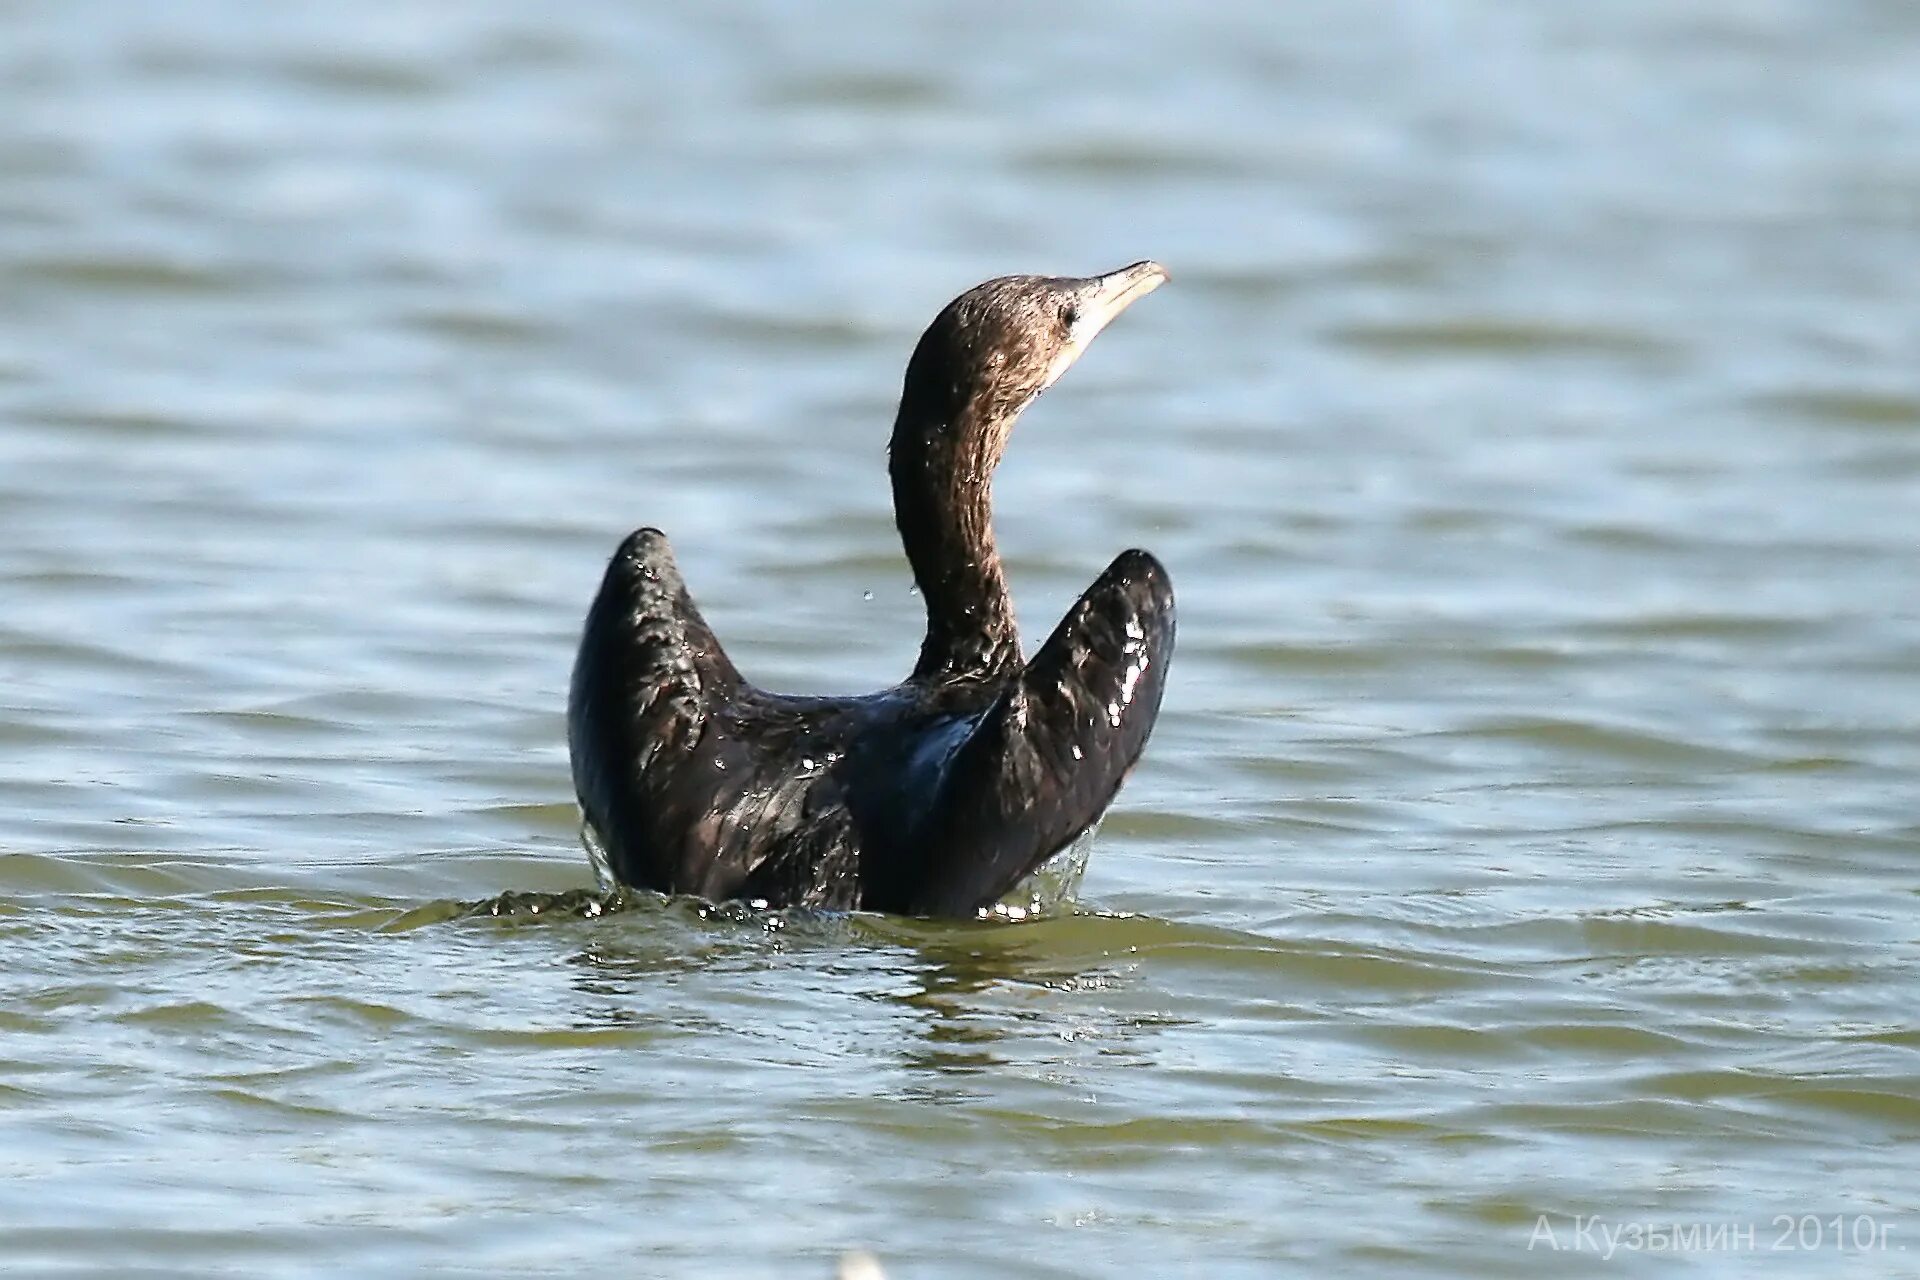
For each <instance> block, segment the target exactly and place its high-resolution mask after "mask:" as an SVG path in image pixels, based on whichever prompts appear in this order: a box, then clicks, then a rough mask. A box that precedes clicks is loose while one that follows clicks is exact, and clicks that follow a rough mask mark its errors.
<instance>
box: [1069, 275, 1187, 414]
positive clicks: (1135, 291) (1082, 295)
mask: <svg viewBox="0 0 1920 1280" xmlns="http://www.w3.org/2000/svg"><path fill="white" fill-rule="evenodd" d="M1169 278H1170V277H1169V276H1168V274H1167V269H1166V268H1165V267H1163V266H1161V265H1160V264H1159V263H1157V262H1136V263H1134V264H1133V265H1132V266H1130V267H1122V268H1120V269H1119V270H1118V271H1109V272H1108V273H1107V274H1106V275H1103V276H1089V277H1087V278H1086V279H1085V280H1083V281H1081V282H1080V283H1079V285H1078V287H1076V288H1075V289H1074V291H1073V293H1074V304H1075V309H1076V310H1077V311H1078V313H1079V314H1078V315H1077V316H1076V318H1075V319H1074V322H1073V327H1072V329H1070V330H1069V331H1068V334H1067V340H1066V342H1065V343H1063V344H1062V345H1061V348H1060V351H1059V353H1058V354H1057V355H1055V356H1054V358H1053V366H1052V367H1051V368H1050V369H1048V370H1047V383H1046V385H1048V386H1052V385H1053V383H1054V382H1055V380H1056V379H1058V378H1059V377H1060V375H1061V374H1063V373H1065V372H1066V371H1067V368H1068V366H1070V365H1071V364H1072V363H1073V362H1074V361H1075V360H1078V359H1079V358H1080V353H1081V352H1083V351H1085V350H1086V349H1087V344H1088V343H1089V342H1092V341H1093V339H1094V337H1095V336H1096V335H1097V334H1099V332H1100V331H1101V330H1102V329H1104V328H1106V327H1107V326H1108V325H1109V324H1111V323H1113V318H1114V317H1115V316H1117V315H1119V314H1120V313H1121V312H1122V311H1125V310H1126V309H1127V308H1128V307H1129V306H1131V305H1133V303H1134V301H1135V299H1138V298H1144V297H1146V296H1147V295H1148V294H1150V293H1152V292H1153V291H1154V290H1155V289H1158V288H1159V287H1160V286H1161V285H1163V284H1165V283H1166V282H1167V280H1168V279H1169Z"/></svg>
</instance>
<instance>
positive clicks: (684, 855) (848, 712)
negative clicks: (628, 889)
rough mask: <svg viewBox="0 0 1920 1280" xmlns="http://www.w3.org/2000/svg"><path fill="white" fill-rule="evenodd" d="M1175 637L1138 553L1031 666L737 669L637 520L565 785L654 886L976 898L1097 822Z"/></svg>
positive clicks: (822, 897)
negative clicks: (830, 676) (570, 783)
mask: <svg viewBox="0 0 1920 1280" xmlns="http://www.w3.org/2000/svg"><path fill="white" fill-rule="evenodd" d="M1173 637H1174V622H1173V594H1172V589H1171V587H1170V585H1169V584H1168V581H1167V577H1166V573H1165V571H1164V570H1163V569H1162V568H1161V567H1160V564H1159V562H1158V561H1156V560H1154V558H1153V557H1152V556H1150V555H1148V554H1146V553H1145V552H1141V551H1129V552H1127V553H1126V554H1125V555H1123V556H1121V557H1120V558H1119V559H1117V560H1116V561H1114V563H1113V566H1112V567H1111V568H1109V569H1108V570H1107V572H1106V573H1104V574H1103V575H1101V577H1100V578H1099V580H1098V581H1096V582H1095V583H1094V585H1093V586H1092V587H1091V588H1090V589H1089V590H1088V591H1087V593H1086V594H1085V595H1084V596H1082V597H1081V598H1080V600H1079V601H1078V602H1077V603H1076V604H1075V605H1074V606H1073V608H1072V609H1071V610H1070V611H1069V612H1068V614H1067V616H1066V618H1065V619H1063V620H1062V621H1061V623H1060V626H1059V627H1058V628H1057V629H1056V630H1055V632H1054V633H1053V636H1052V637H1051V638H1050V639H1049V640H1048V641H1047V643H1046V644H1045V645H1044V646H1042V648H1041V649H1040V652H1039V653H1038V654H1036V655H1035V657H1034V660H1033V661H1032V662H1031V663H1029V664H1028V666H1027V667H1026V669H1025V670H1024V671H1015V672H1010V673H1008V674H1006V675H1004V676H1002V677H1000V678H998V679H991V680H981V679H915V680H909V681H908V682H907V683H905V684H902V685H899V686H897V687H895V688H893V689H889V690H886V691H884V692H881V693H877V694H873V695H870V696H867V697H862V698H800V697H786V696H781V695H777V694H769V693H765V692H763V691H761V690H758V689H755V688H753V687H752V686H751V685H748V684H746V683H745V682H744V681H742V680H741V679H740V677H739V675H738V673H737V672H735V670H734V667H733V664H732V663H731V662H730V661H729V660H728V659H727V657H726V655H725V653H724V652H723V651H722V650H721V648H720V646H719V643H718V641H716V640H715V639H714V636H713V633H712V632H711V631H710V630H709V629H708V628H707V626H706V623H705V622H704V620H702V618H701V617H700V614H699V612H698V610H697V609H695V607H694V605H693V602H692V600H691V599H690V598H689V597H688V595H687V592H686V589H685V587H684V586H683V585H682V583H681V579H680V575H679V571H678V570H677V569H676V568H675V566H674V563H673V558H672V553H671V552H670V550H669V549H668V547H667V543H666V539H665V538H664V537H663V536H661V535H660V534H659V533H658V532H657V531H654V530H641V531H640V532H639V533H636V534H634V535H633V536H632V537H630V538H628V539H627V540H626V542H624V543H623V544H622V545H621V547H620V550H619V552H618V553H617V554H616V555H615V556H614V559H613V562H612V564H610V565H609V566H608V569H607V574H606V578H605V580H604V581H603V583H602V584H601V588H600V594H599V596H598V597H597V598H596V599H595V601H594V604H593V608H592V610H591V612H590V613H589V615H588V619H587V627H586V632H585V634H584V636H583V637H582V641H581V646H580V656H579V660H578V662H577V663H576V665H575V668H574V676H573V688H572V694H571V697H570V699H569V706H568V730H569V744H570V746H571V748H572V756H573V761H574V784H575V788H576V790H577V792H578V794H579V796H580V802H581V806H582V809H583V810H584V812H585V815H586V820H587V821H588V822H589V823H590V824H592V826H593V828H594V830H595V831H596V832H597V833H598V835H599V838H600V841H601V844H602V847H604V848H605V850H606V851H607V855H608V858H609V860H610V862H611V864H612V867H613V870H614V872H615V874H616V875H617V876H618V877H619V878H620V880H621V881H622V882H624V883H627V884H632V885H639V886H643V887H646V888H651V889H658V890H660V891H662V892H666V893H691V894H697V895H699V896H701V897H705V898H709V899H714V900H720V899H727V898H741V899H747V900H759V901H764V902H766V903H768V904H771V905H780V906H789V905H799V906H814V907H828V908H842V909H850V908H863V909H867V910H876V911H894V912H910V913H913V914H919V915H971V914H973V913H974V912H976V911H978V910H979V909H981V908H984V907H987V906H990V905H991V904H992V903H993V902H994V901H996V900H997V899H998V898H1000V897H1001V896H1002V895H1004V894H1005V893H1006V892H1007V891H1008V890H1010V889H1011V888H1012V887H1013V886H1014V885H1015V884H1017V883H1018V882H1019V881H1020V880H1021V879H1023V878H1024V877H1025V876H1026V875H1027V874H1029V873H1030V872H1032V871H1033V870H1034V869H1035V868H1037V867H1038V866H1039V865H1040V864H1041V863H1043V862H1044V861H1046V859H1047V858H1049V857H1050V856H1052V855H1053V854H1054V853H1056V852H1058V851H1059V850H1060V849H1061V848H1063V847H1064V846H1065V845H1067V844H1068V843H1070V842H1071V841H1072V840H1073V838H1074V837H1075V836H1077V835H1079V834H1080V833H1081V832H1082V831H1084V830H1086V828H1087V827H1089V826H1091V825H1092V824H1093V823H1094V822H1095V821H1096V820H1098V818H1099V817H1100V814H1101V813H1102V812H1103V811H1104V810H1105V808H1106V806H1107V804H1108V802H1109V801H1110V800H1111V799H1112V797H1113V793H1114V792H1115V791H1116V790H1117V789H1118V788H1119V786H1120V783H1121V781H1122V780H1123V779H1124V778H1125V776H1126V774H1127V771H1128V770H1129V769H1130V768H1132V766H1133V763H1134V761H1135V760H1136V759H1138V757H1139V754H1140V750H1141V747H1142V746H1143V745H1144V744H1145V742H1146V738H1147V734H1148V731H1149V730H1150V729H1151V728H1152V725H1153V719H1154V715H1155V713H1156V712H1157V710H1158V709H1159V704H1160V696H1161V690H1162V688H1163V685H1164V681H1165V675H1166V667H1167V661H1168V659H1169V658H1170V657H1171V654H1172V648H1173Z"/></svg>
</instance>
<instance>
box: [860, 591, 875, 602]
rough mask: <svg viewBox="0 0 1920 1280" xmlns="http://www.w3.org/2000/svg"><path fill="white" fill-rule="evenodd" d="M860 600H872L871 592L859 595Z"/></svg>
mask: <svg viewBox="0 0 1920 1280" xmlns="http://www.w3.org/2000/svg"><path fill="white" fill-rule="evenodd" d="M860 598H861V599H862V600H871V599H873V592H871V591H862V592H861V593H860Z"/></svg>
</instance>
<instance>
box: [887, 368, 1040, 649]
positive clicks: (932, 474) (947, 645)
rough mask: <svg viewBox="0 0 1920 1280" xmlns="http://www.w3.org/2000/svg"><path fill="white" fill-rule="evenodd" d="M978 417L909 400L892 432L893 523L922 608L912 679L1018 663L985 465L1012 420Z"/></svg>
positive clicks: (973, 408) (972, 410)
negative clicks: (922, 636)
mask: <svg viewBox="0 0 1920 1280" xmlns="http://www.w3.org/2000/svg"><path fill="white" fill-rule="evenodd" d="M981 413H982V410H981V409H980V407H979V406H978V405H977V404H968V405H966V406H964V407H962V408H961V409H960V410H959V411H958V412H957V413H954V414H946V413H941V412H938V411H935V410H932V409H930V408H928V407H920V406H916V405H915V404H914V403H913V402H912V398H909V399H908V400H904V401H903V402H902V403H901V406H900V416H899V418H898V419H896V420H895V422H894V426H893V443H892V444H891V445H890V446H889V449H888V470H889V471H890V472H891V473H892V477H893V518H894V523H895V524H897V525H898V526H899V528H900V542H901V544H902V545H903V546H904V547H905V549H906V553H907V563H908V564H910V565H912V566H913V581H914V584H915V585H916V586H918V587H919V589H920V594H921V596H922V598H924V599H925V601H926V604H927V638H926V640H925V642H924V643H922V644H921V646H920V661H919V662H918V663H917V664H915V666H914V668H913V674H914V676H915V678H917V679H924V678H930V677H959V676H984V675H992V674H995V673H997V672H1000V671H1002V670H1006V669H1008V668H1009V667H1012V668H1017V667H1018V666H1019V665H1020V636H1019V632H1018V630H1017V629H1016V628H1015V626H1014V619H1013V598H1012V596H1010V595H1009V594H1008V592H1007V578H1006V573H1005V572H1004V571H1003V570H1002V569H1001V567H1000V553H999V552H998V551H997V550H996V549H995V548H994V545H993V495H992V483H993V468H994V465H995V464H996V463H997V462H999V461H1000V449H1001V446H1003V445H1004V444H1005V443H1006V438H1007V434H1008V432H1009V431H1010V430H1011V428H1012V425H1013V423H1012V418H1011V416H1008V417H1005V418H1004V419H1003V418H1000V417H998V416H996V417H994V418H991V419H983V418H982V417H980V416H979V415H980V414H981ZM948 419H951V420H948Z"/></svg>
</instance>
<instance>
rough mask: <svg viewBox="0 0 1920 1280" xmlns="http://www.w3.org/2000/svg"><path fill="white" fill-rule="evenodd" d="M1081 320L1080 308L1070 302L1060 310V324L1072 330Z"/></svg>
mask: <svg viewBox="0 0 1920 1280" xmlns="http://www.w3.org/2000/svg"><path fill="white" fill-rule="evenodd" d="M1079 319H1080V308H1078V307H1076V306H1074V305H1073V304H1072V303H1071V302H1069V303H1068V304H1067V305H1066V306H1064V307H1062V308H1060V323H1061V324H1064V325H1065V326H1067V328H1069V329H1071V328H1073V326H1074V325H1075V324H1076V323H1077V322H1078V321H1079Z"/></svg>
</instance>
